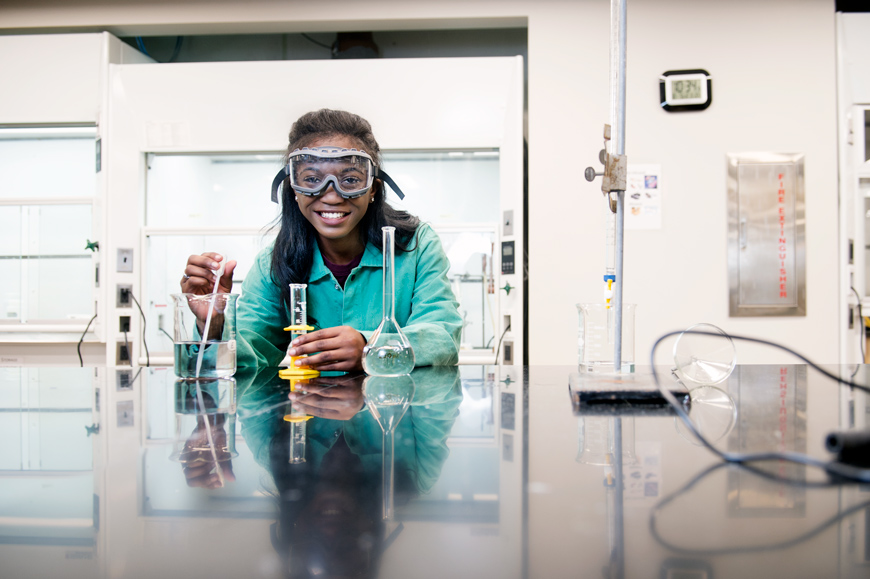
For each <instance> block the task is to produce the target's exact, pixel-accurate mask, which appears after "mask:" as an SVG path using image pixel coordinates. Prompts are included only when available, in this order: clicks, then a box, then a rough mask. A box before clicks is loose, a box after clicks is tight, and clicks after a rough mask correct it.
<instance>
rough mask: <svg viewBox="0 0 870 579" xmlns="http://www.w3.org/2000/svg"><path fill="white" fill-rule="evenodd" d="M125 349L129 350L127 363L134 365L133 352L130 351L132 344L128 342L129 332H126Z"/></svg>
mask: <svg viewBox="0 0 870 579" xmlns="http://www.w3.org/2000/svg"><path fill="white" fill-rule="evenodd" d="M124 347H125V348H126V349H127V361H128V362H130V365H131V366H132V365H133V352H131V351H130V342H129V340H127V330H124Z"/></svg>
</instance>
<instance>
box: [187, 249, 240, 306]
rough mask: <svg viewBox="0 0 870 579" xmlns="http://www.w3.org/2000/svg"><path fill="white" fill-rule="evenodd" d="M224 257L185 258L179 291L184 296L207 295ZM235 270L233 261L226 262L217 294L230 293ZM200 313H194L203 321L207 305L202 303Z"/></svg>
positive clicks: (212, 287) (217, 255) (217, 254)
mask: <svg viewBox="0 0 870 579" xmlns="http://www.w3.org/2000/svg"><path fill="white" fill-rule="evenodd" d="M223 260H224V257H223V256H222V255H221V254H219V253H214V252H206V253H203V254H202V255H191V256H190V257H188V258H187V266H186V267H185V268H184V277H182V278H181V291H182V293H186V294H197V295H208V294H210V293H211V292H212V291H213V290H214V288H215V286H214V282H215V274H216V272H217V271H218V270H219V269H220V264H221V262H222V261H223ZM235 269H236V262H235V261H228V262H227V264H226V267H224V272H223V275H222V276H221V278H220V281H219V282H218V287H217V291H218V293H230V292H231V291H232V289H233V270H235ZM202 306H203V311H202V312H196V311H195V312H194V315H196V317H197V318H199V319H200V320H205V316H206V314H207V313H208V304H207V303H203V304H202Z"/></svg>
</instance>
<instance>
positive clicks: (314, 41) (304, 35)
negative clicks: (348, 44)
mask: <svg viewBox="0 0 870 579" xmlns="http://www.w3.org/2000/svg"><path fill="white" fill-rule="evenodd" d="M301 36H302V38H304V39H305V40H307V41H309V42H313V43H314V44H316V45H317V46H322V47H323V48H328V49H329V50H333V49H334V48H335V44H333V45H332V46H330V45H328V44H323V43H322V42H318V41H317V40H314V39H313V38H311V37H310V36H308V35H307V34H304V33H303V34H301Z"/></svg>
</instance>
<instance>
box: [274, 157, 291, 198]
mask: <svg viewBox="0 0 870 579" xmlns="http://www.w3.org/2000/svg"><path fill="white" fill-rule="evenodd" d="M289 176H290V165H287V166H286V167H284V168H283V169H281V170H280V171H278V174H277V175H275V178H274V179H273V180H272V203H277V202H278V187H280V186H281V183H283V182H284V180H285V179H286V178H287V177H289Z"/></svg>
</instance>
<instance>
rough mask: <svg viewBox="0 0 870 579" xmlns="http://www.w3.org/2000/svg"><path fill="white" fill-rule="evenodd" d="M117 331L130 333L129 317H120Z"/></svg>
mask: <svg viewBox="0 0 870 579" xmlns="http://www.w3.org/2000/svg"><path fill="white" fill-rule="evenodd" d="M118 331H119V332H129V331H130V316H121V318H120V321H119V323H118Z"/></svg>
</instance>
